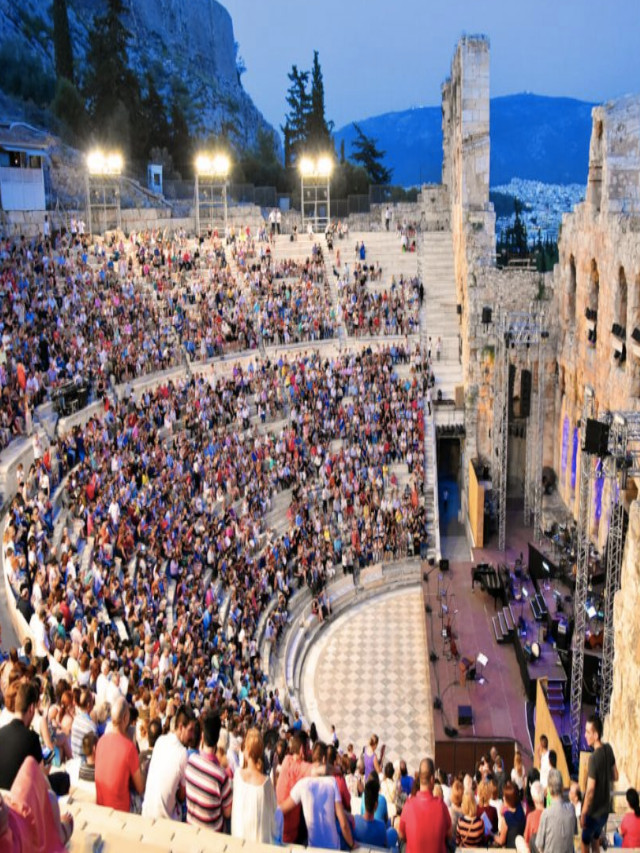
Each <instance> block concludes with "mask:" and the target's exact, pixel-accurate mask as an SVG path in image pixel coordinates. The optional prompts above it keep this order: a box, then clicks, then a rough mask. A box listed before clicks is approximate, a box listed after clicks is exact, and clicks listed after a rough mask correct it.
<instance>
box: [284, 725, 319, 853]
mask: <svg viewBox="0 0 640 853" xmlns="http://www.w3.org/2000/svg"><path fill="white" fill-rule="evenodd" d="M311 770H312V765H311V762H309V761H305V737H304V735H303V734H302V732H295V733H294V735H293V737H292V738H291V742H290V744H289V755H286V756H285V758H284V761H283V762H282V766H281V768H280V774H279V776H278V784H277V785H276V794H277V797H278V804H281V803H283V802H284V801H285V800H286V799H287V797H288V796H289V794H290V793H291V791H292V790H293V787H294V785H295V784H296V782H299V781H300V779H303V778H304V777H305V776H308V775H309V774H310V773H311ZM301 815H302V807H301V806H296V808H294V809H292V810H291V811H290V812H289V813H288V814H286V815H285V818H284V827H283V830H282V840H283V841H284V842H285V843H286V844H292V843H295V842H296V841H298V832H299V830H300V817H301Z"/></svg>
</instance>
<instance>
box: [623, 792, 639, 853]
mask: <svg viewBox="0 0 640 853" xmlns="http://www.w3.org/2000/svg"><path fill="white" fill-rule="evenodd" d="M627 805H628V806H629V811H628V812H627V813H626V814H625V816H624V817H623V818H622V822H621V824H620V835H621V836H622V846H623V847H626V848H627V850H628V849H630V848H637V847H640V798H638V792H637V791H636V789H635V788H629V789H628V790H627Z"/></svg>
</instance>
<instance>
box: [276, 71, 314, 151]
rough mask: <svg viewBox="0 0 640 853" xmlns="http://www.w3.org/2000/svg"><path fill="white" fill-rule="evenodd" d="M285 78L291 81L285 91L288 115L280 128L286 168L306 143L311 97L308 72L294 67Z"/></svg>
mask: <svg viewBox="0 0 640 853" xmlns="http://www.w3.org/2000/svg"><path fill="white" fill-rule="evenodd" d="M287 76H288V77H289V80H290V81H291V85H290V86H289V89H288V90H287V103H288V104H289V113H288V114H287V116H286V117H285V123H284V127H283V128H282V132H283V134H284V139H285V162H284V165H285V166H286V167H288V166H292V165H293V164H294V162H295V159H296V156H297V153H298V151H299V150H300V149H301V148H302V147H304V145H305V144H306V142H307V134H308V128H309V114H310V112H311V96H310V95H309V92H308V91H307V85H308V83H309V72H308V71H299V70H298V67H297V66H296V65H294V66H292V68H291V71H290V72H289V74H288V75H287Z"/></svg>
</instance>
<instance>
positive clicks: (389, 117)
mask: <svg viewBox="0 0 640 853" xmlns="http://www.w3.org/2000/svg"><path fill="white" fill-rule="evenodd" d="M593 106H594V104H591V103H587V102H585V101H578V100H575V99H573V98H551V97H545V96H542V95H534V94H530V93H522V94H518V95H506V96H504V97H500V98H492V99H491V107H490V122H491V165H490V174H491V186H499V185H500V184H505V183H508V182H509V181H510V180H511V179H512V178H526V179H530V180H537V181H542V182H543V183H549V184H573V183H581V184H585V183H586V181H587V171H588V168H589V140H590V137H591V109H592V107H593ZM357 124H358V126H359V127H360V128H361V130H362V131H363V133H365V134H366V135H367V136H369V137H372V138H373V139H375V140H376V143H377V146H378V148H379V149H381V150H383V151H385V152H386V153H385V157H384V165H385V166H387V167H388V168H390V169H392V170H393V183H394V184H399V185H401V186H412V185H416V184H420V183H439V182H440V180H441V171H442V110H441V108H440V107H439V106H437V107H416V108H414V109H410V110H404V111H402V112H393V113H385V114H383V115H379V116H372V117H370V118H366V119H363V120H362V121H358V122H357ZM356 135H357V134H356V129H355V127H354V124H353V123H352V124H348V125H345V126H344V127H341V128H340V129H339V130H337V131H336V132H335V141H336V149H337V150H340V144H341V142H342V140H344V143H345V154H346V156H347V157H349V156H350V155H351V143H352V141H353V139H354V138H355V137H356Z"/></svg>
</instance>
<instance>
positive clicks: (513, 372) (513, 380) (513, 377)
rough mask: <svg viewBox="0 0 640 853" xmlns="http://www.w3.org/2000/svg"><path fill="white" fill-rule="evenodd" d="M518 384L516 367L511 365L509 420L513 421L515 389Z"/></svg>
mask: <svg viewBox="0 0 640 853" xmlns="http://www.w3.org/2000/svg"><path fill="white" fill-rule="evenodd" d="M515 384H516V366H515V364H510V365H509V420H512V419H513V389H514V386H515Z"/></svg>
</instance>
